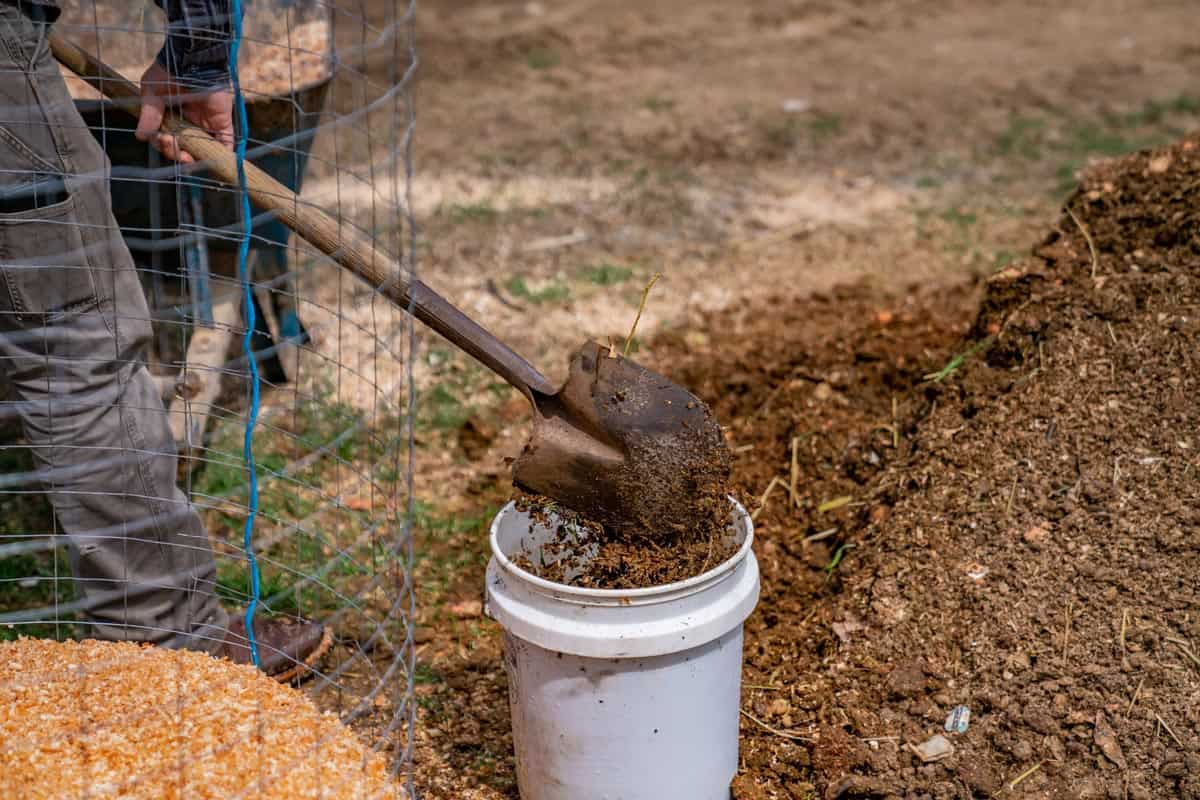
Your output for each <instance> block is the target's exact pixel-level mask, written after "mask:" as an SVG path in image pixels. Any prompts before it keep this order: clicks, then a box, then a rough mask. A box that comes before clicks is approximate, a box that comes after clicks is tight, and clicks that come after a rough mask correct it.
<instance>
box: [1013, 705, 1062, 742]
mask: <svg viewBox="0 0 1200 800" xmlns="http://www.w3.org/2000/svg"><path fill="white" fill-rule="evenodd" d="M1022 716H1023V717H1024V719H1025V724H1026V725H1028V726H1029V727H1031V728H1033V729H1034V730H1035V731H1037V732H1038V733H1041V734H1044V735H1046V736H1049V735H1050V734H1052V733H1055V732H1056V731H1057V730H1058V723H1057V722H1055V721H1054V717H1052V716H1050V715H1049V714H1048V713H1046V712H1045V711H1044V710H1043V709H1040V708H1037V707H1036V706H1030V707H1029V708H1026V709H1025V713H1024V714H1023V715H1022Z"/></svg>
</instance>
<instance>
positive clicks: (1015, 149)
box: [996, 116, 1046, 160]
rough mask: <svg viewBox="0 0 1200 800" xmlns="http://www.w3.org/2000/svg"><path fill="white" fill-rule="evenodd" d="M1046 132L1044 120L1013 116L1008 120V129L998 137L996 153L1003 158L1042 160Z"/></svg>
mask: <svg viewBox="0 0 1200 800" xmlns="http://www.w3.org/2000/svg"><path fill="white" fill-rule="evenodd" d="M1045 130H1046V121H1045V120H1044V119H1039V118H1036V117H1021V116H1013V117H1011V118H1010V119H1009V120H1008V127H1007V128H1005V129H1004V130H1003V131H1002V132H1001V133H1000V135H999V136H997V137H996V151H997V152H998V153H999V154H1000V155H1002V156H1020V157H1022V158H1028V159H1030V160H1035V159H1038V158H1041V156H1042V139H1043V136H1044V134H1045Z"/></svg>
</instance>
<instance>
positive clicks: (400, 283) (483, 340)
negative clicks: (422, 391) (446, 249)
mask: <svg viewBox="0 0 1200 800" xmlns="http://www.w3.org/2000/svg"><path fill="white" fill-rule="evenodd" d="M48 39H49V42H50V50H51V52H53V53H54V57H55V58H56V59H57V60H58V61H59V63H61V64H62V65H63V66H65V67H66V68H67V69H69V70H71V71H72V72H74V73H75V74H76V75H78V76H79V77H80V78H82V79H83V80H85V81H87V82H88V83H89V84H90V85H91V86H92V87H93V88H95V89H96V90H97V91H99V92H100V93H101V94H105V95H107V96H108V97H110V98H112V99H113V100H114V101H116V102H117V104H118V105H119V106H120V107H121V108H122V109H124V110H125V111H128V112H129V113H131V114H133V115H134V116H137V115H138V113H139V112H140V110H141V91H140V90H139V89H138V87H137V86H136V85H134V84H133V83H132V82H131V81H129V80H128V79H126V78H125V76H123V75H122V74H121V73H119V72H117V71H116V70H114V69H113V68H112V67H110V66H108V65H107V64H105V63H104V62H102V61H100V60H99V59H96V58H94V57H93V56H92V55H91V54H90V53H88V52H86V51H84V50H82V49H81V48H79V47H78V46H76V45H75V44H74V43H72V42H70V41H68V40H66V39H64V38H62V37H61V36H59V35H58V34H56V33H51V34H50V36H49V37H48ZM162 128H163V130H165V131H166V132H168V133H171V134H172V135H174V136H175V137H176V138H177V140H178V142H179V146H180V147H181V148H182V149H183V150H186V151H187V152H188V153H190V154H191V155H192V157H193V158H195V159H196V160H197V161H203V162H204V166H205V168H206V169H207V170H208V171H209V172H211V173H212V174H213V176H215V177H216V178H218V179H220V180H221V181H224V182H225V183H227V184H231V185H235V186H236V185H237V183H238V174H237V157H236V156H235V155H234V154H233V153H232V152H230V151H229V149H227V148H226V147H225V146H224V145H222V144H221V143H220V142H218V141H217V140H216V139H214V138H213V137H212V136H211V135H210V134H209V133H208V132H207V131H203V130H201V129H199V128H197V127H195V126H193V125H189V124H188V123H187V122H186V121H185V120H184V119H183V118H182V117H181V116H180V115H179V113H178V112H177V111H174V110H169V111H168V112H167V114H166V116H165V117H164V118H163V124H162ZM243 166H244V169H245V173H246V190H247V192H248V193H249V195H250V200H251V202H253V203H254V204H255V205H256V206H258V207H259V208H261V209H263V210H265V211H270V212H272V213H273V214H275V216H276V217H277V218H278V219H279V221H280V222H282V223H283V224H284V225H286V226H287V227H288V228H290V229H291V230H293V231H295V232H296V233H297V234H299V235H300V236H301V237H302V238H304V239H305V240H306V241H308V242H309V243H310V244H312V245H314V246H315V247H316V248H317V249H319V250H320V251H321V252H323V253H325V254H326V255H328V256H329V257H331V258H332V259H333V260H334V261H336V262H337V263H338V264H340V265H341V266H342V267H344V268H346V269H348V270H350V271H351V272H353V273H354V274H355V275H357V276H358V277H359V278H362V279H363V280H364V281H366V282H367V283H368V284H370V285H371V286H373V287H375V288H376V289H378V290H379V291H380V292H381V293H383V294H384V295H385V296H386V297H387V298H388V299H389V300H391V301H392V302H394V303H395V304H396V305H398V306H400V307H401V308H402V309H404V310H405V311H410V312H411V313H412V314H413V316H415V317H416V318H417V319H419V320H421V321H422V322H424V323H425V324H426V325H428V326H429V327H430V328H432V329H433V330H435V331H436V332H438V333H439V334H441V335H442V336H444V337H446V338H447V339H448V340H449V341H450V342H451V343H452V344H454V345H456V346H457V347H459V348H461V349H462V350H463V351H465V352H466V353H468V354H470V355H471V356H473V357H474V358H476V359H478V360H479V361H480V362H481V363H482V364H483V365H484V366H486V367H488V368H489V369H491V370H492V371H493V372H495V373H496V374H497V375H499V376H500V377H502V378H504V379H505V380H506V381H508V382H509V383H510V384H512V385H513V386H515V387H516V388H518V389H520V390H521V391H522V392H524V393H525V394H526V395H529V393H530V391H534V392H539V393H542V394H553V393H554V387H553V386H552V385H550V384H549V382H548V381H547V380H546V379H545V378H544V377H543V376H542V375H541V374H540V373H539V372H538V371H537V370H536V369H534V368H533V366H531V365H530V364H529V363H528V362H527V361H525V359H523V358H521V356H519V355H518V354H517V353H516V352H514V351H513V350H512V349H511V348H509V347H508V346H507V345H505V344H504V343H503V342H501V341H500V340H499V339H497V338H496V337H495V336H493V335H492V334H490V333H488V332H487V331H486V330H485V329H484V328H483V327H481V326H480V325H478V324H476V323H475V322H474V321H473V320H471V319H470V318H469V317H467V316H466V315H465V314H463V313H462V312H461V311H459V310H458V309H457V308H455V307H454V306H453V305H451V304H450V303H449V302H447V301H446V300H445V299H443V298H442V297H441V296H440V295H438V294H437V293H436V292H434V291H433V290H432V289H430V288H429V287H428V286H426V285H425V284H423V283H421V282H420V281H409V279H408V276H407V275H406V274H405V271H404V269H403V268H402V267H401V266H400V264H399V263H398V262H397V261H396V260H395V259H393V258H392V257H391V256H389V255H387V254H386V253H384V252H383V251H381V250H380V249H379V248H378V247H376V246H375V243H374V242H373V241H372V240H371V239H370V238H369V237H368V236H366V235H365V234H364V233H362V232H361V231H359V230H358V229H357V228H355V227H353V226H349V225H343V224H341V223H339V222H338V221H337V220H336V219H334V218H333V217H331V216H330V215H328V214H326V213H325V212H324V211H321V210H320V209H318V208H314V207H313V206H311V205H306V204H302V203H301V202H300V199H299V198H298V197H297V196H296V193H295V192H293V191H292V190H291V189H289V188H288V187H286V186H284V185H283V184H282V183H280V182H279V181H277V180H275V178H273V177H271V176H270V175H268V174H267V173H266V172H263V171H262V170H261V169H259V168H258V167H257V166H255V165H254V164H252V163H250V162H246V163H245V164H244V165H243Z"/></svg>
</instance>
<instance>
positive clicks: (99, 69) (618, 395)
mask: <svg viewBox="0 0 1200 800" xmlns="http://www.w3.org/2000/svg"><path fill="white" fill-rule="evenodd" d="M48 39H49V43H50V48H51V51H52V52H53V53H54V57H55V58H56V59H57V60H58V61H59V62H60V63H61V64H63V65H64V66H65V67H67V68H68V69H69V70H71V71H72V72H74V73H75V74H76V75H78V76H79V77H81V78H82V79H84V80H85V81H86V82H87V83H88V84H90V85H91V86H92V87H93V88H95V89H96V90H97V91H99V92H100V93H101V94H105V95H108V96H109V97H110V98H112V99H113V100H116V101H118V103H119V104H120V105H121V107H122V108H123V109H124V110H126V111H128V112H130V113H131V114H133V115H134V116H137V115H138V113H139V112H140V109H141V93H140V91H139V89H138V87H137V86H135V85H134V84H133V83H131V82H130V81H129V80H127V79H126V78H125V77H124V76H122V75H121V74H120V73H119V72H117V71H116V70H114V69H112V68H111V67H109V66H108V65H107V64H104V63H103V62H101V61H99V60H97V59H96V58H94V57H93V56H92V55H91V54H89V53H87V52H86V51H84V50H83V49H81V48H80V47H78V46H76V45H75V44H74V43H72V42H69V41H67V40H65V39H63V38H62V37H60V36H59V35H57V34H53V33H52V34H50V36H49V37H48ZM162 130H163V131H164V132H167V133H170V134H172V135H174V136H175V137H176V139H177V141H178V143H179V145H180V147H181V148H182V149H183V150H186V151H187V152H188V153H190V154H191V155H192V157H193V158H195V159H196V161H198V162H203V166H204V168H205V169H207V170H208V171H209V172H210V173H211V174H212V175H213V176H215V177H216V178H218V179H220V180H222V181H224V182H225V183H227V184H230V185H233V186H237V185H238V173H237V160H236V157H235V156H234V154H233V153H232V152H230V151H229V150H227V149H226V148H225V147H224V146H223V145H222V144H221V143H220V142H218V141H216V140H215V139H214V138H213V137H212V136H210V135H209V134H208V133H207V132H205V131H202V130H200V129H199V128H196V127H194V126H192V125H190V124H188V123H187V122H185V121H184V120H183V118H182V117H181V116H180V115H179V113H178V112H177V111H171V110H168V113H167V115H166V116H165V118H164V120H163V124H162ZM244 172H245V180H246V190H247V193H248V194H249V196H250V200H251V202H253V203H254V204H255V205H256V206H258V207H259V208H261V209H262V210H264V211H268V212H271V213H273V214H275V216H276V217H277V218H278V219H279V220H280V221H281V222H282V223H283V224H285V225H287V227H288V228H290V229H291V230H293V231H295V232H296V233H297V234H298V235H299V236H301V237H302V238H303V239H305V240H306V241H308V242H309V243H310V244H312V245H314V246H315V247H316V248H317V249H319V250H321V252H323V253H325V254H326V255H328V256H329V257H331V258H332V259H333V260H334V261H336V262H337V263H338V264H339V265H341V266H342V267H344V268H345V269H347V270H349V271H350V272H352V273H354V274H355V275H356V276H358V277H359V278H361V279H362V280H363V281H365V282H366V283H367V284H369V285H370V286H372V287H373V288H375V289H376V290H377V291H378V292H379V293H381V294H382V295H384V296H385V297H387V298H388V299H389V300H391V301H392V302H393V303H395V304H396V305H397V306H399V307H400V308H401V309H403V310H405V311H407V312H408V313H410V314H412V315H413V316H414V317H416V318H417V319H419V320H420V321H421V322H423V323H425V324H426V325H428V326H429V327H430V328H432V329H433V330H434V331H436V332H437V333H439V334H441V335H442V336H443V337H445V338H446V339H447V340H448V341H449V342H450V343H451V344H453V345H455V346H456V347H458V348H459V349H461V350H462V351H463V352H465V353H467V354H469V355H471V356H472V357H474V358H475V359H476V360H477V361H479V362H480V363H481V364H483V365H484V366H485V367H487V368H488V369H490V370H492V371H493V372H495V373H496V374H497V375H499V376H500V377H501V378H503V379H504V380H505V381H507V382H508V383H509V384H511V385H512V386H514V387H515V388H516V389H517V390H519V391H520V392H521V393H522V394H524V395H525V397H526V398H528V400H529V402H530V403H531V404H532V405H533V409H534V422H533V433H532V435H531V437H530V440H529V442H528V443H527V444H526V446H525V449H524V451H523V452H522V453H521V455H520V457H519V458H517V460H516V462H515V463H514V465H513V479H514V483H515V484H516V485H517V486H518V487H520V488H521V489H523V490H525V491H527V492H532V493H535V494H540V495H544V496H546V497H549V498H550V499H552V500H554V501H557V502H558V503H560V504H561V505H563V506H565V507H566V508H569V509H572V510H574V511H577V512H579V513H581V514H583V515H584V516H586V517H588V518H590V519H593V520H595V521H596V522H599V523H601V524H603V525H605V526H606V527H609V528H610V529H614V530H616V531H618V532H628V533H631V534H640V535H648V536H651V537H656V538H667V537H670V536H673V535H679V534H686V533H687V532H688V531H689V530H694V529H697V528H699V527H700V526H703V525H705V523H706V522H711V520H712V515H713V513H714V509H713V508H712V506H711V502H710V501H711V497H712V493H713V492H715V491H718V490H720V489H721V487H722V485H723V484H724V482H725V480H726V479H727V478H728V475H729V453H728V449H727V448H726V445H725V440H724V436H723V435H722V433H721V428H720V425H719V424H718V423H717V421H716V419H715V418H714V417H713V415H712V412H711V411H710V410H709V409H708V407H707V406H706V405H705V404H704V403H702V402H701V401H700V400H699V399H697V398H696V397H695V396H694V395H692V394H691V393H690V392H688V391H687V390H686V389H684V388H682V387H680V386H678V385H676V384H674V383H672V382H671V381H669V380H667V379H666V378H664V377H662V376H661V375H658V374H656V373H654V372H651V371H650V370H648V369H645V368H644V367H640V366H638V365H637V364H635V363H634V362H633V361H630V360H629V359H627V358H625V357H623V356H620V355H618V354H617V353H615V352H614V351H611V350H610V349H609V348H607V347H603V346H601V345H599V344H597V343H595V342H588V343H586V344H584V345H583V347H582V348H580V349H579V350H578V351H577V352H576V353H575V354H574V355H573V356H572V357H571V362H570V370H569V374H568V377H567V380H566V383H565V384H564V385H563V386H562V388H561V389H555V387H554V386H553V385H552V384H551V383H550V382H549V381H548V380H547V379H546V378H545V377H544V376H543V375H542V374H541V373H540V372H538V371H537V369H535V368H534V367H533V366H531V365H530V364H529V362H527V361H526V360H525V359H523V358H521V356H519V355H517V353H516V352H514V351H513V350H512V349H511V348H509V347H508V346H507V345H506V344H504V343H503V342H502V341H500V340H499V339H497V338H496V337H495V336H493V335H492V334H490V333H488V332H487V331H486V330H484V328H483V327H481V326H480V325H478V324H477V323H475V322H474V321H473V320H472V319H470V318H469V317H467V316H466V315H465V314H463V313H462V312H461V311H459V310H458V309H457V308H455V307H454V306H453V305H451V304H450V303H449V302H447V301H446V300H445V299H443V298H442V297H441V296H440V295H439V294H437V292H435V291H433V290H432V289H430V288H429V287H428V286H426V285H425V284H423V283H421V282H420V281H417V280H411V279H410V278H409V276H408V275H407V274H406V273H405V271H404V269H403V268H402V267H401V265H400V264H399V263H398V262H397V261H396V260H394V259H393V258H392V257H390V256H388V255H387V254H385V253H383V252H382V251H381V250H379V249H377V248H376V246H375V243H374V242H373V241H372V240H371V239H370V237H368V236H367V235H365V234H363V233H362V232H360V231H359V230H358V229H357V228H354V227H352V226H344V225H341V224H339V223H338V222H337V220H335V219H334V218H333V217H331V216H329V215H328V214H326V213H325V212H323V211H321V210H319V209H317V208H315V207H313V206H312V205H311V204H303V203H301V201H300V199H299V198H298V197H297V196H296V194H295V193H294V192H293V191H292V190H291V189H289V188H287V187H286V186H284V185H283V184H281V183H280V182H279V181H277V180H275V179H274V178H273V177H271V176H270V175H268V174H267V173H265V172H263V171H262V170H261V169H259V168H258V167H256V166H255V165H254V164H252V163H250V162H245V164H244Z"/></svg>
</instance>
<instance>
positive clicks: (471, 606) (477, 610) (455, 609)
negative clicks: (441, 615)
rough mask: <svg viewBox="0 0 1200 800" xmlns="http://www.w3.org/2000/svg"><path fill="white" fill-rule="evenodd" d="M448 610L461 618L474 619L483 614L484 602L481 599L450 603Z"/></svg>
mask: <svg viewBox="0 0 1200 800" xmlns="http://www.w3.org/2000/svg"><path fill="white" fill-rule="evenodd" d="M446 610H447V611H449V612H450V613H451V614H453V615H454V616H456V617H458V618H459V619H473V618H475V617H479V616H483V602H482V601H480V600H463V601H462V602H459V603H450V604H449V605H448V606H446Z"/></svg>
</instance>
